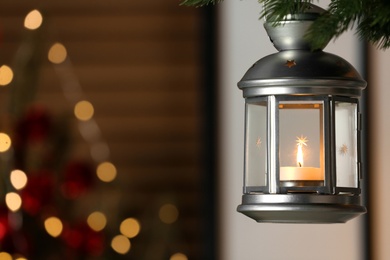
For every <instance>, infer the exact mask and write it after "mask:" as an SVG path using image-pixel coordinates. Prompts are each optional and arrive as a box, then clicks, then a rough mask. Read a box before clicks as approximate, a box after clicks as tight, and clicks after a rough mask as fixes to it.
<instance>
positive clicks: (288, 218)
mask: <svg viewBox="0 0 390 260" xmlns="http://www.w3.org/2000/svg"><path fill="white" fill-rule="evenodd" d="M237 210H238V211H239V212H241V213H243V214H244V215H246V216H248V217H250V218H252V219H254V220H256V221H257V222H261V223H345V222H347V221H348V220H351V219H353V218H355V217H357V216H359V215H361V214H363V213H365V212H366V208H365V207H364V206H362V205H360V196H353V195H347V194H340V195H321V194H245V195H243V196H242V204H241V205H239V206H238V208H237Z"/></svg>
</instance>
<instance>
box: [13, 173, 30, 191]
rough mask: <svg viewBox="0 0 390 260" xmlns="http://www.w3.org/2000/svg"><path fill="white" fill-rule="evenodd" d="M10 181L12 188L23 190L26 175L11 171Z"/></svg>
mask: <svg viewBox="0 0 390 260" xmlns="http://www.w3.org/2000/svg"><path fill="white" fill-rule="evenodd" d="M10 179H11V184H12V186H14V188H15V189H17V190H21V189H23V188H24V187H25V186H26V184H27V175H26V174H25V173H24V172H23V171H21V170H13V171H12V172H11V176H10Z"/></svg>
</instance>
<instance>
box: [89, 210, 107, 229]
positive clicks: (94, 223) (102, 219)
mask: <svg viewBox="0 0 390 260" xmlns="http://www.w3.org/2000/svg"><path fill="white" fill-rule="evenodd" d="M87 223H88V225H89V227H90V228H92V229H93V230H95V231H101V230H103V229H104V228H105V226H106V224H107V218H106V216H105V215H104V214H103V213H101V212H99V211H95V212H93V213H91V214H90V215H89V216H88V219H87Z"/></svg>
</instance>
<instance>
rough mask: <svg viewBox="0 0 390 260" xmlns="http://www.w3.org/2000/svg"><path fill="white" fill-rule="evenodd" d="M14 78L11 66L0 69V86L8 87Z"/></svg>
mask: <svg viewBox="0 0 390 260" xmlns="http://www.w3.org/2000/svg"><path fill="white" fill-rule="evenodd" d="M13 78H14V72H13V71H12V69H11V68H10V67H9V66H7V65H3V66H1V67H0V86H6V85H8V84H9V83H11V82H12V79H13Z"/></svg>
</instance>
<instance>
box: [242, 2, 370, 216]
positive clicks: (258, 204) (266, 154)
mask: <svg viewBox="0 0 390 260" xmlns="http://www.w3.org/2000/svg"><path fill="white" fill-rule="evenodd" d="M323 11H324V10H323V9H321V8H319V7H317V6H314V5H311V6H310V8H309V9H307V10H306V11H305V12H303V13H299V14H294V15H290V16H289V17H287V18H286V20H285V21H283V22H282V23H279V24H278V25H277V26H274V25H272V24H271V23H270V22H266V23H265V25H264V26H265V28H266V30H267V33H268V35H269V37H270V39H271V42H273V44H274V45H275V47H276V48H277V49H278V50H279V52H278V53H275V54H272V55H269V56H267V57H264V58H262V59H260V60H259V61H258V62H256V63H255V64H254V65H253V66H252V67H251V68H250V69H249V70H248V71H247V72H246V74H245V75H244V77H243V78H242V80H241V81H240V82H239V83H238V86H239V88H240V89H241V90H242V91H243V96H244V98H245V105H246V111H245V121H246V123H245V124H246V125H245V128H246V131H245V167H244V168H245V173H244V191H243V192H244V195H243V197H242V204H241V205H240V206H238V211H239V212H241V213H243V214H245V215H247V216H249V217H251V218H253V219H255V220H256V221H258V222H276V223H278V222H279V223H343V222H346V221H348V220H350V219H352V218H354V217H356V216H358V215H360V214H362V213H364V212H365V211H366V209H365V207H364V206H362V205H361V201H360V200H361V199H360V192H361V189H360V180H361V178H362V176H361V171H360V169H361V160H360V131H361V129H360V122H361V114H360V112H359V97H360V96H361V93H362V90H363V89H364V88H365V86H366V82H365V81H364V80H363V79H362V78H361V77H360V75H359V74H358V72H357V71H356V70H355V69H354V68H353V67H352V66H351V65H350V64H349V63H348V62H347V61H345V60H344V59H342V58H340V57H338V56H336V55H333V54H329V53H326V52H323V51H322V50H317V51H311V47H310V44H309V43H308V42H306V41H305V38H304V35H305V33H306V32H307V29H308V28H309V26H310V25H311V24H312V23H313V21H314V20H315V19H316V18H317V17H318V16H319V15H320V13H321V12H323ZM324 47H325V46H324Z"/></svg>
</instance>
